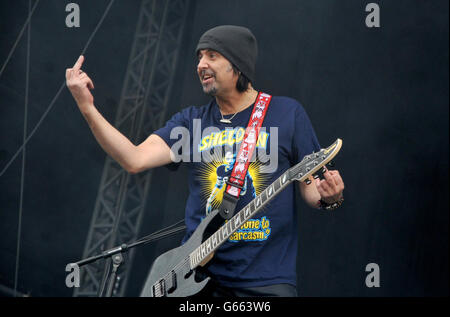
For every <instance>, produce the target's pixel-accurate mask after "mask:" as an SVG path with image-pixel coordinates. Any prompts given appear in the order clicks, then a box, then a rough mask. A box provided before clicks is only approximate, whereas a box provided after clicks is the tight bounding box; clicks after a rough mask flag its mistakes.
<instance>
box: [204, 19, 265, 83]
mask: <svg viewBox="0 0 450 317" xmlns="http://www.w3.org/2000/svg"><path fill="white" fill-rule="evenodd" d="M204 49H212V50H214V51H217V52H219V53H220V54H222V55H223V56H224V57H225V58H226V59H228V60H229V61H230V62H231V63H232V64H233V65H235V66H236V67H237V68H238V69H239V71H241V72H242V73H243V74H244V75H245V76H247V78H248V79H249V80H250V81H251V82H253V79H254V76H255V65H256V58H257V56H258V45H257V43H256V38H255V36H254V35H253V34H252V32H251V31H250V30H249V29H247V28H245V27H242V26H235V25H221V26H217V27H215V28H212V29H210V30H208V31H206V32H205V33H204V34H203V35H202V36H201V37H200V40H199V42H198V45H197V49H196V50H195V52H196V53H197V54H198V51H200V50H204Z"/></svg>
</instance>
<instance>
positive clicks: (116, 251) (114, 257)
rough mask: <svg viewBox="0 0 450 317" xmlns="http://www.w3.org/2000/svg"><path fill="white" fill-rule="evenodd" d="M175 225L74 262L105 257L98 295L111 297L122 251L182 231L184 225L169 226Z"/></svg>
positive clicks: (80, 262)
mask: <svg viewBox="0 0 450 317" xmlns="http://www.w3.org/2000/svg"><path fill="white" fill-rule="evenodd" d="M179 223H180V221H179V222H177V223H176V224H179ZM176 224H175V225H176ZM175 225H172V226H169V227H167V228H165V229H162V230H159V231H157V232H155V233H152V234H150V235H148V236H146V237H143V238H141V239H138V240H137V241H135V242H133V243H131V244H129V245H127V244H125V243H124V244H122V245H121V246H119V247H114V248H112V249H109V250H106V251H103V252H102V253H101V254H99V255H95V256H92V257H89V258H86V259H84V260H80V261H78V262H76V263H75V264H76V265H78V266H79V267H81V266H83V265H86V264H89V263H92V262H95V261H97V260H99V259H106V263H105V271H104V274H103V279H102V283H101V284H100V289H99V292H98V297H112V295H113V291H114V284H115V283H116V279H117V272H118V269H119V266H120V265H121V264H122V263H123V262H124V261H123V253H124V252H127V251H128V250H129V249H131V248H134V247H136V246H139V245H144V244H147V243H150V242H152V241H155V240H159V239H162V238H166V237H168V236H171V235H174V234H176V233H178V232H181V231H184V230H185V229H186V226H178V227H175V228H171V227H173V226H175ZM169 228H170V229H169ZM111 262H112V263H111ZM111 265H112V270H111ZM110 271H111V272H110ZM106 283H108V287H107V289H106V293H105V294H103V293H104V290H105V286H106Z"/></svg>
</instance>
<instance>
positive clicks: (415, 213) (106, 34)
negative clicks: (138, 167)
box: [0, 0, 449, 297]
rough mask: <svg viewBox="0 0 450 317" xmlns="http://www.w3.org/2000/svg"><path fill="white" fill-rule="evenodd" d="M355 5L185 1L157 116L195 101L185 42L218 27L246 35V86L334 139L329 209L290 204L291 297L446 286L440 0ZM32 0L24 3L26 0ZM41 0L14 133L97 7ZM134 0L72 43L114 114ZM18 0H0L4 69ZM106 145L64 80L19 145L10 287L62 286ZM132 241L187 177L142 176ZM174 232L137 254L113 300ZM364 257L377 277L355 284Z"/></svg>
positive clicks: (9, 192) (11, 143)
mask: <svg viewBox="0 0 450 317" xmlns="http://www.w3.org/2000/svg"><path fill="white" fill-rule="evenodd" d="M369 2H371V1H354V0H346V1H341V0H339V1H338V0H321V1H314V0H305V1H300V0H279V1H272V0H251V1H249V0H247V1H240V0H226V1H206V0H198V1H191V5H192V7H191V11H190V13H189V18H188V24H187V29H186V32H185V36H184V41H183V46H182V49H181V54H180V60H179V68H178V70H177V72H176V81H175V85H174V92H173V95H172V98H171V100H170V107H169V110H168V112H167V118H169V117H170V116H172V115H173V114H174V113H176V112H177V111H179V110H180V109H182V108H184V107H187V106H190V105H201V104H204V103H206V102H207V101H208V100H209V99H208V97H206V96H204V95H203V93H202V91H201V87H200V85H199V83H198V80H197V78H196V72H195V67H196V60H195V56H194V49H195V45H196V43H197V41H198V38H199V37H200V35H201V34H202V33H203V32H204V31H206V30H207V29H209V28H211V27H213V26H216V25H220V24H237V25H243V26H246V27H249V28H250V29H251V30H252V31H253V32H254V34H255V35H256V37H257V39H258V42H259V51H260V54H259V59H258V63H257V73H256V80H255V87H256V88H257V89H258V90H263V91H266V92H268V93H271V94H273V95H286V96H290V97H293V98H296V99H297V100H299V101H300V102H301V103H302V104H303V106H304V107H305V109H306V111H307V113H308V114H309V116H310V118H311V121H312V123H313V125H314V128H315V130H316V133H317V136H318V138H319V141H320V143H321V145H322V146H327V145H329V144H330V143H331V142H333V141H334V140H335V139H336V138H338V137H339V138H342V139H343V142H344V143H343V149H342V151H341V153H340V154H339V156H338V158H337V159H336V164H337V165H336V168H337V169H338V170H339V171H340V172H341V175H342V176H343V179H344V182H345V185H346V189H345V198H346V201H345V203H344V205H343V206H342V207H341V208H340V209H339V210H336V211H334V212H319V211H315V210H312V209H310V208H309V207H307V206H306V205H305V204H304V203H303V202H302V201H300V200H299V204H298V209H299V210H298V212H299V226H300V236H299V250H298V251H299V256H298V270H297V272H298V291H299V295H300V296H307V297H308V296H444V295H445V296H448V205H449V199H448V197H449V196H448V187H449V182H448V176H449V175H448V158H449V156H448V148H449V139H448V112H449V111H448V109H449V108H448V107H449V99H448V66H449V65H448V61H449V58H448V1H446V0H444V1H437V0H435V1H373V2H376V3H378V4H379V7H380V17H381V19H380V23H381V26H380V27H379V28H368V27H366V24H365V19H366V16H367V15H368V13H367V12H365V7H366V4H367V3H369ZM32 3H34V1H33V2H32ZM68 3H69V1H61V0H46V1H41V2H40V3H39V5H38V6H37V9H36V11H35V13H34V15H33V17H32V20H31V26H32V27H31V42H30V44H31V51H30V58H31V65H30V77H29V105H28V122H27V125H28V133H29V132H30V131H31V130H32V129H33V128H34V126H35V125H36V124H37V122H38V120H39V118H40V117H41V116H42V114H43V113H44V111H45V110H46V109H47V107H48V105H49V104H50V102H51V100H52V98H53V97H54V96H55V94H56V92H57V90H58V88H59V87H60V85H61V84H62V82H63V81H64V74H65V69H66V68H67V67H70V66H71V65H73V63H74V62H75V60H76V59H77V57H78V55H79V53H80V52H81V50H82V48H83V46H84V45H85V43H86V41H87V39H88V38H89V36H90V34H91V33H92V31H93V30H94V28H95V26H96V24H97V22H98V20H99V19H100V17H101V16H102V14H103V12H104V10H105V8H106V7H107V5H108V3H109V1H106V0H97V1H87V0H79V1H76V3H78V4H79V6H80V10H81V27H79V28H72V29H69V28H67V27H66V26H65V23H64V22H65V18H66V15H67V13H66V12H65V6H66V5H67V4H68ZM139 8H140V1H124V0H117V1H115V3H114V4H113V6H112V8H111V11H110V12H109V14H108V16H107V17H106V19H105V21H104V23H103V25H102V27H101V28H100V30H99V31H98V33H97V35H96V36H95V38H94V39H93V41H92V43H91V45H90V47H89V49H88V51H87V52H86V54H85V56H86V62H85V65H84V66H83V68H84V70H85V71H86V72H87V73H88V74H89V75H90V76H91V78H92V79H93V81H94V83H95V90H94V97H95V104H96V106H97V107H98V109H99V110H100V111H101V113H102V114H103V115H104V116H105V117H106V119H107V120H109V121H110V122H114V118H115V115H116V110H117V107H118V103H119V97H120V91H121V87H122V85H123V80H124V76H125V72H126V66H127V62H128V57H129V55H130V48H131V44H132V41H133V35H134V32H135V28H136V21H137V16H138V12H139ZM27 14H28V1H25V0H21V1H0V63H1V65H3V63H4V61H5V60H6V59H7V57H8V53H9V52H10V50H11V48H12V47H13V45H14V42H15V40H16V38H17V37H18V35H19V33H20V31H21V28H22V26H23V24H24V22H25V20H26V17H27ZM26 39H27V33H26V32H25V34H24V36H23V37H22V39H21V41H20V42H19V43H18V45H17V48H16V50H15V52H14V54H13V55H12V57H11V59H10V61H9V63H8V65H7V67H6V68H5V70H4V72H3V74H1V77H0V169H3V167H4V166H5V165H6V164H7V163H8V162H9V160H10V159H11V158H12V156H13V155H14V154H15V153H16V151H17V150H18V148H19V147H20V146H21V144H22V138H23V126H24V102H25V87H26V86H25V77H26V56H27V40H26ZM104 161H105V153H104V152H103V151H102V149H101V148H100V146H99V145H98V144H97V143H96V141H95V139H94V137H93V136H92V134H91V132H90V130H89V128H88V126H87V124H86V122H85V121H84V119H83V118H82V116H81V115H80V113H79V111H78V109H77V106H76V104H75V102H74V101H73V99H72V97H71V95H70V93H69V91H68V90H67V89H66V88H65V89H64V91H63V93H62V94H61V95H60V97H59V98H58V100H57V101H56V103H55V104H54V107H53V108H52V110H51V111H50V113H49V115H48V116H47V118H46V119H45V121H44V122H43V123H42V125H41V126H40V128H39V129H38V130H37V132H36V134H35V135H34V136H33V137H32V139H31V140H30V142H29V143H28V145H27V147H26V164H25V174H24V183H23V184H24V196H23V216H22V227H21V249H20V266H19V268H20V269H19V272H18V290H19V291H20V292H22V293H27V294H30V295H31V296H71V295H72V290H71V289H68V288H67V287H66V286H65V277H66V272H65V270H64V269H65V265H66V264H67V263H69V262H74V261H77V260H79V259H80V258H81V256H82V251H83V248H84V244H85V240H86V236H87V232H88V229H89V225H90V221H91V217H92V211H93V209H94V203H95V199H96V195H97V192H98V186H99V183H100V176H101V173H102V168H103V164H104ZM21 170H22V156H21V155H20V156H18V157H17V159H16V160H15V161H14V163H13V164H12V165H11V166H10V167H9V169H8V170H7V171H6V172H5V174H4V175H3V176H1V177H0V259H1V261H0V284H1V285H4V286H6V287H9V288H13V287H14V278H15V259H16V254H17V249H16V246H17V233H18V226H19V218H18V214H19V201H20V185H21ZM154 173H155V176H154V177H153V183H152V185H151V188H150V193H149V198H148V203H147V210H146V213H145V217H144V222H143V225H142V228H141V231H140V236H143V235H146V234H148V233H151V232H153V231H155V230H158V229H160V228H162V227H165V226H167V225H170V224H172V223H175V222H176V221H178V220H180V219H182V218H183V213H184V204H185V200H186V198H187V194H188V193H187V188H186V186H187V173H186V169H184V168H181V169H180V170H178V171H177V172H170V171H168V170H167V169H166V168H158V169H156V170H155V171H154ZM181 238H182V234H179V235H178V236H176V237H173V238H170V239H167V240H164V241H160V242H157V243H154V244H152V245H147V246H144V247H141V248H139V250H138V251H137V252H136V257H135V260H134V265H133V267H132V268H131V270H132V274H131V280H130V282H129V284H128V289H127V292H126V295H127V296H136V295H138V293H139V290H140V288H141V286H142V283H143V281H144V279H145V277H146V274H147V271H148V269H149V267H150V265H151V263H152V261H153V260H154V258H155V257H156V256H157V255H159V254H160V253H161V252H163V251H165V250H167V249H169V248H173V247H175V246H177V245H178V244H179V242H180V240H181ZM369 263H377V264H378V265H379V268H380V287H378V288H368V287H367V286H366V284H365V279H366V276H367V274H369V273H368V272H366V271H365V268H366V265H367V264H369Z"/></svg>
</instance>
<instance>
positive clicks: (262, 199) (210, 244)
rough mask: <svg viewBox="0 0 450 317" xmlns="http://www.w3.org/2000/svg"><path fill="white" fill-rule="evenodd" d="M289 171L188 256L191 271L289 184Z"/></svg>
mask: <svg viewBox="0 0 450 317" xmlns="http://www.w3.org/2000/svg"><path fill="white" fill-rule="evenodd" d="M289 172H290V171H289V170H287V171H286V172H284V173H283V174H282V175H281V176H280V177H279V178H277V179H276V180H275V181H274V182H273V183H272V184H270V185H269V186H267V187H266V188H265V189H264V190H263V191H262V192H261V193H260V194H259V195H258V196H256V197H255V198H254V199H253V200H252V201H251V202H250V203H249V204H248V205H247V206H245V207H244V208H242V209H241V210H240V211H239V212H238V213H236V214H235V215H234V216H233V217H232V218H231V219H229V220H228V221H227V222H226V223H225V224H223V225H222V226H221V227H220V228H219V230H217V231H216V232H215V233H214V234H212V235H211V236H210V237H209V238H208V239H207V240H205V241H204V242H203V243H202V244H201V245H200V246H199V247H198V248H197V249H195V250H194V251H193V252H192V253H191V254H190V255H189V263H190V267H191V269H194V268H195V267H197V266H198V265H199V264H200V263H202V261H203V260H204V259H206V258H207V257H208V256H209V255H210V254H211V253H213V252H214V251H215V250H216V249H217V248H219V247H220V246H221V245H222V244H223V243H224V242H225V241H226V240H227V239H228V238H229V237H230V236H231V235H232V234H233V233H234V232H235V231H236V230H238V229H239V228H240V227H241V226H242V225H243V224H244V223H245V222H246V221H248V220H249V219H250V218H251V217H252V216H253V215H254V214H256V213H257V212H258V211H259V210H261V208H262V207H263V206H264V205H266V204H267V203H268V202H269V201H270V200H272V198H274V197H275V196H276V195H277V194H278V193H280V192H281V191H282V190H283V189H284V188H285V187H286V186H287V185H289V183H291V181H292V180H291V178H290V175H289Z"/></svg>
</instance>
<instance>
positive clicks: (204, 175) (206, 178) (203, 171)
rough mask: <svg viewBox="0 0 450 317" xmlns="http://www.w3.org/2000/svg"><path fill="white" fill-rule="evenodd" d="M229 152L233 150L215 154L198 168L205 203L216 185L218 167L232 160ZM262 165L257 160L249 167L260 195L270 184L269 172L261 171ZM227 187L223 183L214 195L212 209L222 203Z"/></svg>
mask: <svg viewBox="0 0 450 317" xmlns="http://www.w3.org/2000/svg"><path fill="white" fill-rule="evenodd" d="M229 154H231V152H228V153H227V154H226V155H225V156H224V157H219V156H217V155H216V156H213V158H212V160H211V162H208V163H205V162H204V163H202V164H201V166H200V168H199V170H198V178H199V180H200V183H201V195H202V198H203V201H204V204H205V205H206V202H207V200H208V198H209V197H210V195H211V193H212V192H213V190H214V188H215V186H216V183H217V169H218V168H219V167H220V166H222V165H225V166H226V165H229V164H230V161H231V160H230V155H229ZM233 164H234V160H233ZM261 165H262V163H261V162H259V161H255V162H250V165H249V167H248V173H249V174H250V176H251V178H252V181H253V187H254V188H255V192H256V195H259V194H260V193H261V192H262V191H263V190H264V189H265V188H266V186H267V185H268V179H269V174H265V173H261V172H260V167H261ZM230 173H231V171H230ZM225 187H226V184H223V186H222V188H221V189H220V190H219V192H218V193H217V194H216V195H215V196H214V198H213V200H212V201H211V210H214V209H217V208H218V207H219V206H220V204H221V203H222V199H223V193H224V191H225ZM247 190H248V189H247Z"/></svg>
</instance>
